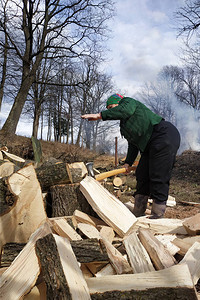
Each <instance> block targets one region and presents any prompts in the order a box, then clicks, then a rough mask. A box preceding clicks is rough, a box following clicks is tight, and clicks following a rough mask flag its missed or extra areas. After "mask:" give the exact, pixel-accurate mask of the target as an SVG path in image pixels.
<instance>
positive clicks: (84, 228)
mask: <svg viewBox="0 0 200 300" xmlns="http://www.w3.org/2000/svg"><path fill="white" fill-rule="evenodd" d="M77 227H78V229H79V230H80V231H81V232H82V233H83V234H84V235H85V236H86V237H87V238H89V239H92V238H96V239H100V238H101V236H100V232H99V231H98V230H97V229H96V227H94V226H93V225H90V224H85V223H78V224H77Z"/></svg>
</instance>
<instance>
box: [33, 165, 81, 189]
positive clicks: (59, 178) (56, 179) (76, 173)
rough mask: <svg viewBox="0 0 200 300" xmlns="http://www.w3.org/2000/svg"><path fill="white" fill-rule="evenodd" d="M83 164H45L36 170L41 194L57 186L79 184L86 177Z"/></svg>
mask: <svg viewBox="0 0 200 300" xmlns="http://www.w3.org/2000/svg"><path fill="white" fill-rule="evenodd" d="M85 168H86V167H85V165H84V163H73V164H67V163H64V162H57V163H50V162H45V163H43V164H42V165H41V166H40V167H38V168H36V174H37V177H38V180H39V182H40V185H41V188H42V191H43V192H47V191H48V190H49V188H50V187H51V186H54V185H57V184H70V183H79V182H80V181H81V180H82V179H83V177H84V176H85V175H86V170H85Z"/></svg>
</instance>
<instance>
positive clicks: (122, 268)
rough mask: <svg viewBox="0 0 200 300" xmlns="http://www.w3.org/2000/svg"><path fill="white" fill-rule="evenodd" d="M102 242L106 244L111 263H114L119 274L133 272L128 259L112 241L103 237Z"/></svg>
mask: <svg viewBox="0 0 200 300" xmlns="http://www.w3.org/2000/svg"><path fill="white" fill-rule="evenodd" d="M101 242H102V243H103V244H104V245H105V247H106V250H107V253H108V257H109V259H110V263H111V264H112V266H113V268H114V269H115V271H116V273H117V274H126V273H132V272H133V270H132V268H131V266H130V265H129V263H128V261H127V260H126V259H125V258H124V257H123V255H122V254H121V253H120V252H119V251H118V250H117V249H116V248H115V247H114V246H113V245H112V244H111V243H110V242H108V241H107V240H105V239H101Z"/></svg>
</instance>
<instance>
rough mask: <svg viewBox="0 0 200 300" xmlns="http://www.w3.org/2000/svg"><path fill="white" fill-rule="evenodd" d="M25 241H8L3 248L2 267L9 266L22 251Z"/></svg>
mask: <svg viewBox="0 0 200 300" xmlns="http://www.w3.org/2000/svg"><path fill="white" fill-rule="evenodd" d="M25 245H26V244H25V243H7V244H5V245H4V246H3V248H2V253H1V264H0V265H1V268H5V267H9V266H10V265H11V263H12V262H13V260H14V259H15V257H17V255H18V254H19V253H20V252H21V251H22V249H23V248H24V246H25Z"/></svg>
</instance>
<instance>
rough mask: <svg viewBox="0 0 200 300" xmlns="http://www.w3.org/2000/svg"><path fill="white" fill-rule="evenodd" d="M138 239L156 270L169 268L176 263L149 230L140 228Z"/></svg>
mask: <svg viewBox="0 0 200 300" xmlns="http://www.w3.org/2000/svg"><path fill="white" fill-rule="evenodd" d="M138 237H139V239H140V241H141V243H142V244H143V246H144V248H145V249H146V251H147V252H148V254H149V256H150V258H151V260H152V262H153V264H154V266H155V268H156V270H162V269H165V268H169V267H171V266H173V265H174V264H175V263H176V260H175V258H174V257H173V256H172V255H171V254H170V253H169V251H168V250H167V249H166V248H165V247H164V245H163V244H162V243H161V242H160V241H159V240H158V239H156V237H155V236H154V235H153V233H152V232H151V231H150V230H149V229H143V228H140V229H139V232H138Z"/></svg>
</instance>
